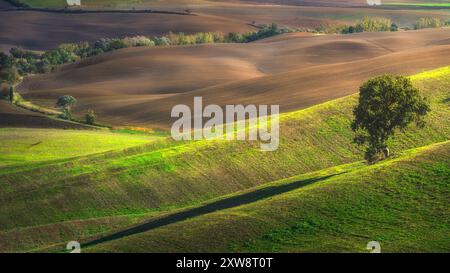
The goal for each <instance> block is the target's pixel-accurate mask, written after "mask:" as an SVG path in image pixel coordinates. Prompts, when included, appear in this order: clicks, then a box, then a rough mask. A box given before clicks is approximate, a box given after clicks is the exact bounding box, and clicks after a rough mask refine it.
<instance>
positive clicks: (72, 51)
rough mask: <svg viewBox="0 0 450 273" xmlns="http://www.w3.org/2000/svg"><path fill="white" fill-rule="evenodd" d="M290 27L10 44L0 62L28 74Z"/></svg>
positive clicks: (245, 40)
mask: <svg viewBox="0 0 450 273" xmlns="http://www.w3.org/2000/svg"><path fill="white" fill-rule="evenodd" d="M293 31H294V30H291V29H287V28H280V27H278V25H276V24H272V25H270V26H268V25H261V26H260V29H259V30H258V31H255V32H249V33H244V34H241V33H235V32H232V33H228V34H223V33H220V32H200V33H196V34H185V33H182V32H180V33H172V32H171V33H169V34H167V35H163V36H158V37H152V38H150V37H146V36H135V37H125V38H102V39H99V40H97V41H95V42H94V43H88V42H81V43H69V44H61V45H59V46H58V47H57V48H56V49H54V50H49V51H46V52H43V53H42V52H36V51H31V50H25V49H21V48H12V49H11V50H10V52H9V53H10V54H9V55H7V54H4V53H2V55H1V56H0V58H2V60H3V61H2V62H4V63H5V65H7V66H8V69H9V68H11V67H15V69H16V70H17V72H18V74H19V75H21V76H25V75H28V74H39V73H48V72H52V71H54V70H55V68H56V67H57V66H58V65H62V64H67V63H73V62H75V61H77V60H80V59H84V58H87V57H91V56H96V55H99V54H102V53H105V52H110V51H114V50H118V49H122V48H128V47H140V46H169V45H193V44H208V43H248V42H252V41H256V40H259V39H264V38H268V37H271V36H275V35H278V34H282V33H287V32H293ZM13 76H14V73H13V74H10V73H9V74H8V77H13Z"/></svg>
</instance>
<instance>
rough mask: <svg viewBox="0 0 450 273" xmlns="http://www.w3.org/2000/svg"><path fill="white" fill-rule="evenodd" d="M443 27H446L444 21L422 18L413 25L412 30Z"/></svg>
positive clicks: (434, 18)
mask: <svg viewBox="0 0 450 273" xmlns="http://www.w3.org/2000/svg"><path fill="white" fill-rule="evenodd" d="M445 25H446V23H445V21H444V20H443V19H441V18H436V17H423V18H419V20H417V22H416V23H415V24H414V29H422V28H438V27H443V26H445Z"/></svg>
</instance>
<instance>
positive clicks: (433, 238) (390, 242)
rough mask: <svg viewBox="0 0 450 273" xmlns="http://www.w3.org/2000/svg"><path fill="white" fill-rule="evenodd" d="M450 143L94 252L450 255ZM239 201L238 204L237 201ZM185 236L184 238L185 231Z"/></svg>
mask: <svg viewBox="0 0 450 273" xmlns="http://www.w3.org/2000/svg"><path fill="white" fill-rule="evenodd" d="M449 151H450V142H445V143H440V144H435V145H431V146H426V147H422V148H418V149H413V150H408V151H406V152H403V153H401V155H397V157H396V158H393V159H390V160H387V161H385V162H382V163H379V164H376V165H373V166H366V165H364V164H361V163H354V164H349V165H344V166H338V167H333V168H330V169H326V170H323V171H320V172H316V173H311V174H304V175H299V176H295V177H292V178H289V179H286V180H282V181H278V182H274V183H269V184H266V185H264V186H262V187H260V188H257V189H252V190H251V191H249V192H246V193H242V194H237V195H233V196H227V197H226V198H225V199H228V200H230V199H233V198H234V199H236V200H238V199H241V202H244V201H245V199H246V198H248V197H246V196H249V195H250V194H251V193H256V192H264V194H261V195H260V198H258V197H253V198H254V199H253V200H251V202H250V203H248V204H245V203H244V204H243V205H242V204H239V203H238V204H236V205H235V206H234V207H232V208H229V209H225V210H220V211H216V212H212V213H210V214H205V215H200V216H198V217H195V218H192V219H188V220H186V221H182V222H176V223H174V224H171V225H168V226H163V227H160V228H156V229H153V230H150V231H147V232H143V233H139V234H136V235H131V236H129V237H125V238H121V239H117V240H115V241H112V242H105V243H102V244H99V245H96V246H93V247H91V248H89V247H88V248H87V249H84V250H83V251H87V252H263V253H268V252H330V251H332V252H368V250H367V249H366V245H367V243H368V242H370V241H378V242H380V244H381V247H382V251H383V252H448V251H449V250H450V239H449V237H448V230H449V228H450V221H449V217H448V216H449V211H448V208H447V206H448V199H447V198H448V194H449V193H450V186H449V182H450V180H449V177H448V174H449V172H450V160H449V158H448V153H449ZM283 188H284V189H285V190H284V191H285V192H283V190H281V192H280V189H283ZM236 202H237V201H236ZM180 230H183V232H179V231H180Z"/></svg>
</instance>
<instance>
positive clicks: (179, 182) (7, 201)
mask: <svg viewBox="0 0 450 273" xmlns="http://www.w3.org/2000/svg"><path fill="white" fill-rule="evenodd" d="M449 75H450V68H449V67H445V68H442V69H439V70H435V71H430V72H424V73H421V74H418V75H415V76H413V77H412V79H413V81H414V84H415V85H416V86H418V87H419V88H420V89H421V90H422V92H423V94H425V95H426V96H427V97H428V98H429V99H430V101H431V103H432V112H431V114H430V116H429V117H428V118H427V126H426V127H425V128H424V129H419V128H415V127H412V128H410V129H408V130H407V131H406V132H404V133H401V134H398V135H397V137H395V138H394V139H393V140H392V141H390V147H391V148H392V151H393V153H394V155H399V154H400V153H401V151H404V150H406V149H410V148H415V147H420V146H425V145H431V144H433V143H437V142H442V141H447V140H448V136H449V135H450V131H449V130H450V124H449V123H448V122H447V120H448V119H447V118H446V117H448V114H449V111H450V109H449V107H448V92H447V91H448V89H449V88H450V77H449ZM356 99H357V97H356V96H355V95H352V96H349V97H345V98H341V99H337V100H334V101H330V102H327V103H323V104H319V105H316V106H313V107H310V108H307V109H304V110H299V111H295V112H292V113H287V114H284V115H282V117H281V127H280V129H281V140H280V149H279V150H277V151H276V152H273V153H270V154H268V153H262V152H261V151H260V150H259V145H258V143H254V142H227V141H197V142H173V141H171V140H169V139H167V140H160V141H156V142H152V143H150V144H147V145H143V146H137V147H133V148H129V149H126V150H116V151H112V152H106V153H101V154H96V155H88V156H80V157H78V158H74V159H71V160H63V161H61V162H45V161H43V162H40V161H38V162H26V164H25V165H24V166H23V167H22V168H16V167H14V166H5V167H1V168H0V181H2V182H1V186H2V188H3V189H5V190H4V191H2V192H0V199H1V200H2V206H1V207H0V223H1V226H0V242H2V243H0V246H1V249H0V250H1V251H30V250H33V249H43V248H48V247H50V249H51V250H52V251H53V250H54V248H52V247H51V246H52V245H54V244H56V245H57V244H58V243H61V242H67V241H70V240H74V239H77V240H81V241H83V242H87V241H89V240H91V239H95V238H101V237H103V236H104V235H107V234H110V233H112V232H114V231H120V230H126V227H129V226H131V225H136V224H139V223H146V222H147V221H149V220H152V219H158V218H161V217H165V216H168V215H169V214H172V213H176V212H181V211H182V210H186V209H190V208H192V209H194V208H195V207H196V206H199V205H201V204H202V202H206V201H208V200H212V199H214V198H219V197H220V196H224V195H227V194H233V193H237V192H239V191H243V190H248V189H251V188H253V187H256V186H261V185H264V184H266V183H269V182H271V181H274V180H279V179H286V178H289V177H292V176H297V175H299V174H307V173H310V172H314V171H319V170H324V169H326V168H330V167H333V166H339V165H342V164H348V163H352V162H357V161H359V160H360V159H361V158H362V151H361V150H360V148H358V147H356V146H355V145H354V144H353V143H352V137H353V134H352V133H351V131H350V128H349V124H350V121H351V116H352V114H351V110H352V107H353V106H354V105H355V103H356ZM36 141H38V140H36ZM0 145H1V144H0ZM8 147H9V151H10V153H11V154H12V155H14V153H22V151H23V147H16V148H15V147H14V145H9V146H8ZM439 147H441V146H439ZM442 147H444V148H442V149H444V150H442V149H441V148H439V151H442V152H439V153H437V154H436V155H434V154H433V156H431V157H435V158H436V160H437V161H436V164H437V165H436V166H442V164H445V163H442V162H445V161H442V160H441V158H442V155H441V154H442V153H443V154H444V158H445V154H446V153H448V148H445V147H448V145H447V144H445V146H442ZM411 153H412V154H414V153H415V152H411ZM411 153H409V154H411ZM406 161H408V160H406ZM394 162H396V160H395V159H394ZM414 162H415V161H414ZM417 162H419V160H417ZM358 164H359V165H358ZM384 164H386V165H388V166H390V164H391V163H389V162H383V163H381V164H380V165H378V164H377V165H375V166H374V167H368V168H369V169H367V170H371V169H372V168H373V170H375V171H376V172H377V173H378V172H379V171H378V170H379V168H382V167H383V166H386V165H384ZM417 164H419V163H417ZM424 164H425V163H424ZM433 164H434V163H433ZM393 166H396V165H393ZM423 166H426V164H425V165H423ZM430 166H434V165H430ZM350 167H351V168H350V169H346V167H345V166H341V167H337V168H336V169H334V171H331V173H330V172H327V171H324V172H325V175H328V174H332V173H334V172H340V170H344V169H345V170H349V171H352V172H353V171H356V170H357V169H359V168H360V167H361V168H362V167H363V166H362V165H361V164H360V163H356V165H354V164H353V165H351V166H350ZM353 167H355V168H353ZM364 168H365V167H364ZM421 168H422V166H421ZM423 168H424V173H423V177H431V173H433V172H434V170H435V168H434V167H433V168H431V167H430V169H427V168H426V167H423ZM436 168H437V167H436ZM393 169H397V168H393ZM400 169H401V168H400ZM426 171H429V172H430V173H426ZM386 172H389V170H386ZM442 172H444V175H445V174H446V173H448V171H446V169H445V168H444V169H443V171H442ZM442 172H441V173H439V172H438V173H436V175H442ZM368 173H369V174H370V173H371V172H368ZM395 173H397V174H398V172H394V174H395ZM354 174H355V175H351V173H350V174H349V177H348V178H349V179H353V178H354V177H360V176H359V175H357V173H354ZM320 176H323V175H322V174H320ZM352 177H353V178H352ZM387 177H391V174H387ZM402 177H404V176H402ZM439 177H440V176H436V177H435V179H437V180H439V181H441V179H440V178H439ZM327 179H328V178H327ZM330 179H333V180H334V179H335V178H330ZM336 179H338V176H336ZM389 179H391V178H389ZM294 180H296V181H299V180H301V179H298V178H295V179H294ZM344 180H345V179H344ZM419 180H420V181H422V180H421V179H419ZM419 180H417V181H419ZM289 181H291V182H294V181H292V180H289ZM408 181H409V180H408ZM414 181H416V180H414ZM442 181H445V180H442ZM375 182H376V181H375ZM406 182H407V181H406ZM338 184H341V183H338ZM375 185H378V184H375ZM411 185H414V184H408V185H407V186H408V187H410V186H411ZM392 186H393V187H395V185H392ZM441 186H442V187H444V188H445V187H446V186H447V185H446V184H444V185H441ZM357 188H358V189H359V190H358V191H364V188H361V187H357ZM354 189H355V190H356V187H355V188H354ZM375 189H376V188H374V190H375ZM392 189H394V188H392ZM441 189H443V188H439V190H438V192H441V193H442V191H441ZM387 192H389V190H388V191H387ZM325 193H326V191H325ZM325 193H323V194H325ZM361 194H363V195H364V193H361ZM367 194H369V192H368V193H367ZM383 194H384V193H383ZM355 196H356V197H355V198H356V199H358V200H356V202H363V201H361V200H363V199H359V198H360V197H361V196H359V195H355ZM358 196H359V197H358ZM364 196H365V195H364ZM437 197H439V198H441V197H440V196H437ZM383 198H385V197H383ZM420 198H424V197H423V196H421V197H420ZM324 202H325V201H324ZM410 202H412V201H411V200H407V202H405V203H404V204H405V206H407V205H408V204H411V203H410ZM436 202H441V199H439V201H436ZM346 204H347V203H346ZM426 204H427V203H424V206H425V207H424V209H428V208H429V207H428V205H426ZM269 207H270V206H269ZM376 212H377V211H375V212H374V213H376ZM389 213H392V211H390V212H389ZM405 213H408V210H407V211H405ZM420 215H422V214H420ZM280 216H281V214H280ZM155 217H156V218H155ZM433 219H434V218H433ZM344 220H345V218H344ZM433 221H434V220H433ZM238 222H239V221H238ZM426 222H427V221H425V220H424V222H423V223H426ZM363 223H365V222H364V221H362V222H360V223H359V224H358V225H357V226H358V227H359V226H362V225H363ZM421 223H422V222H421ZM430 223H432V222H430ZM264 228H265V227H264ZM267 228H268V227H267ZM280 228H281V227H280ZM192 232H196V229H195V228H193V229H192ZM249 232H252V231H251V230H249ZM408 232H409V231H408ZM418 232H419V231H418ZM258 234H260V233H258ZM385 234H386V236H387V235H390V234H389V233H385ZM243 235H244V234H243ZM137 236H141V235H137ZM142 236H146V235H145V234H144V235H142ZM437 236H441V235H440V233H439V234H438V235H437ZM13 238H20V240H16V239H13ZM36 238H39V239H36ZM130 238H132V237H130ZM199 238H200V237H199ZM245 238H247V237H245ZM437 238H440V237H437ZM375 239H377V238H375ZM180 240H182V239H180ZM352 242H353V243H354V244H355V245H356V244H357V242H356V241H355V240H352ZM255 243H258V242H256V241H255ZM262 243H265V242H263V241H261V244H262ZM353 243H352V244H353ZM193 244H194V245H195V242H193ZM281 246H282V245H280V247H281ZM352 246H354V245H352ZM398 246H403V244H401V243H400V244H398ZM123 247H124V248H123V249H125V248H126V247H127V244H124V245H123ZM204 247H205V249H206V248H207V247H208V245H205V246H204ZM236 247H237V249H240V250H242V251H244V250H245V249H246V248H245V247H243V246H240V247H238V246H236ZM283 247H286V246H283ZM438 247H440V248H439V249H441V247H442V246H439V245H438ZM259 248H262V246H255V249H259ZM120 249H121V248H120V247H119V248H118V250H117V251H120ZM139 249H140V248H139V247H138V248H137V249H136V251H137V250H139ZM163 249H164V248H161V249H160V251H162V250H163ZM166 249H169V246H167V248H166ZM225 249H227V248H225V247H223V248H221V246H219V245H218V250H225ZM262 249H264V248H262ZM345 249H347V250H348V249H349V248H342V251H345ZM393 249H396V250H397V248H393ZM417 249H419V250H427V249H428V248H426V247H425V246H424V247H423V248H417ZM99 250H100V248H99ZM102 250H108V251H112V250H111V249H110V248H108V247H106V246H105V248H102ZM142 250H143V248H142ZM174 250H176V249H174Z"/></svg>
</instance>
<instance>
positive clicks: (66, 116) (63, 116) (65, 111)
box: [58, 109, 72, 120]
mask: <svg viewBox="0 0 450 273" xmlns="http://www.w3.org/2000/svg"><path fill="white" fill-rule="evenodd" d="M58 117H59V118H60V119H66V120H72V112H71V111H70V110H69V109H63V110H62V113H61V114H59V116H58Z"/></svg>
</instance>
